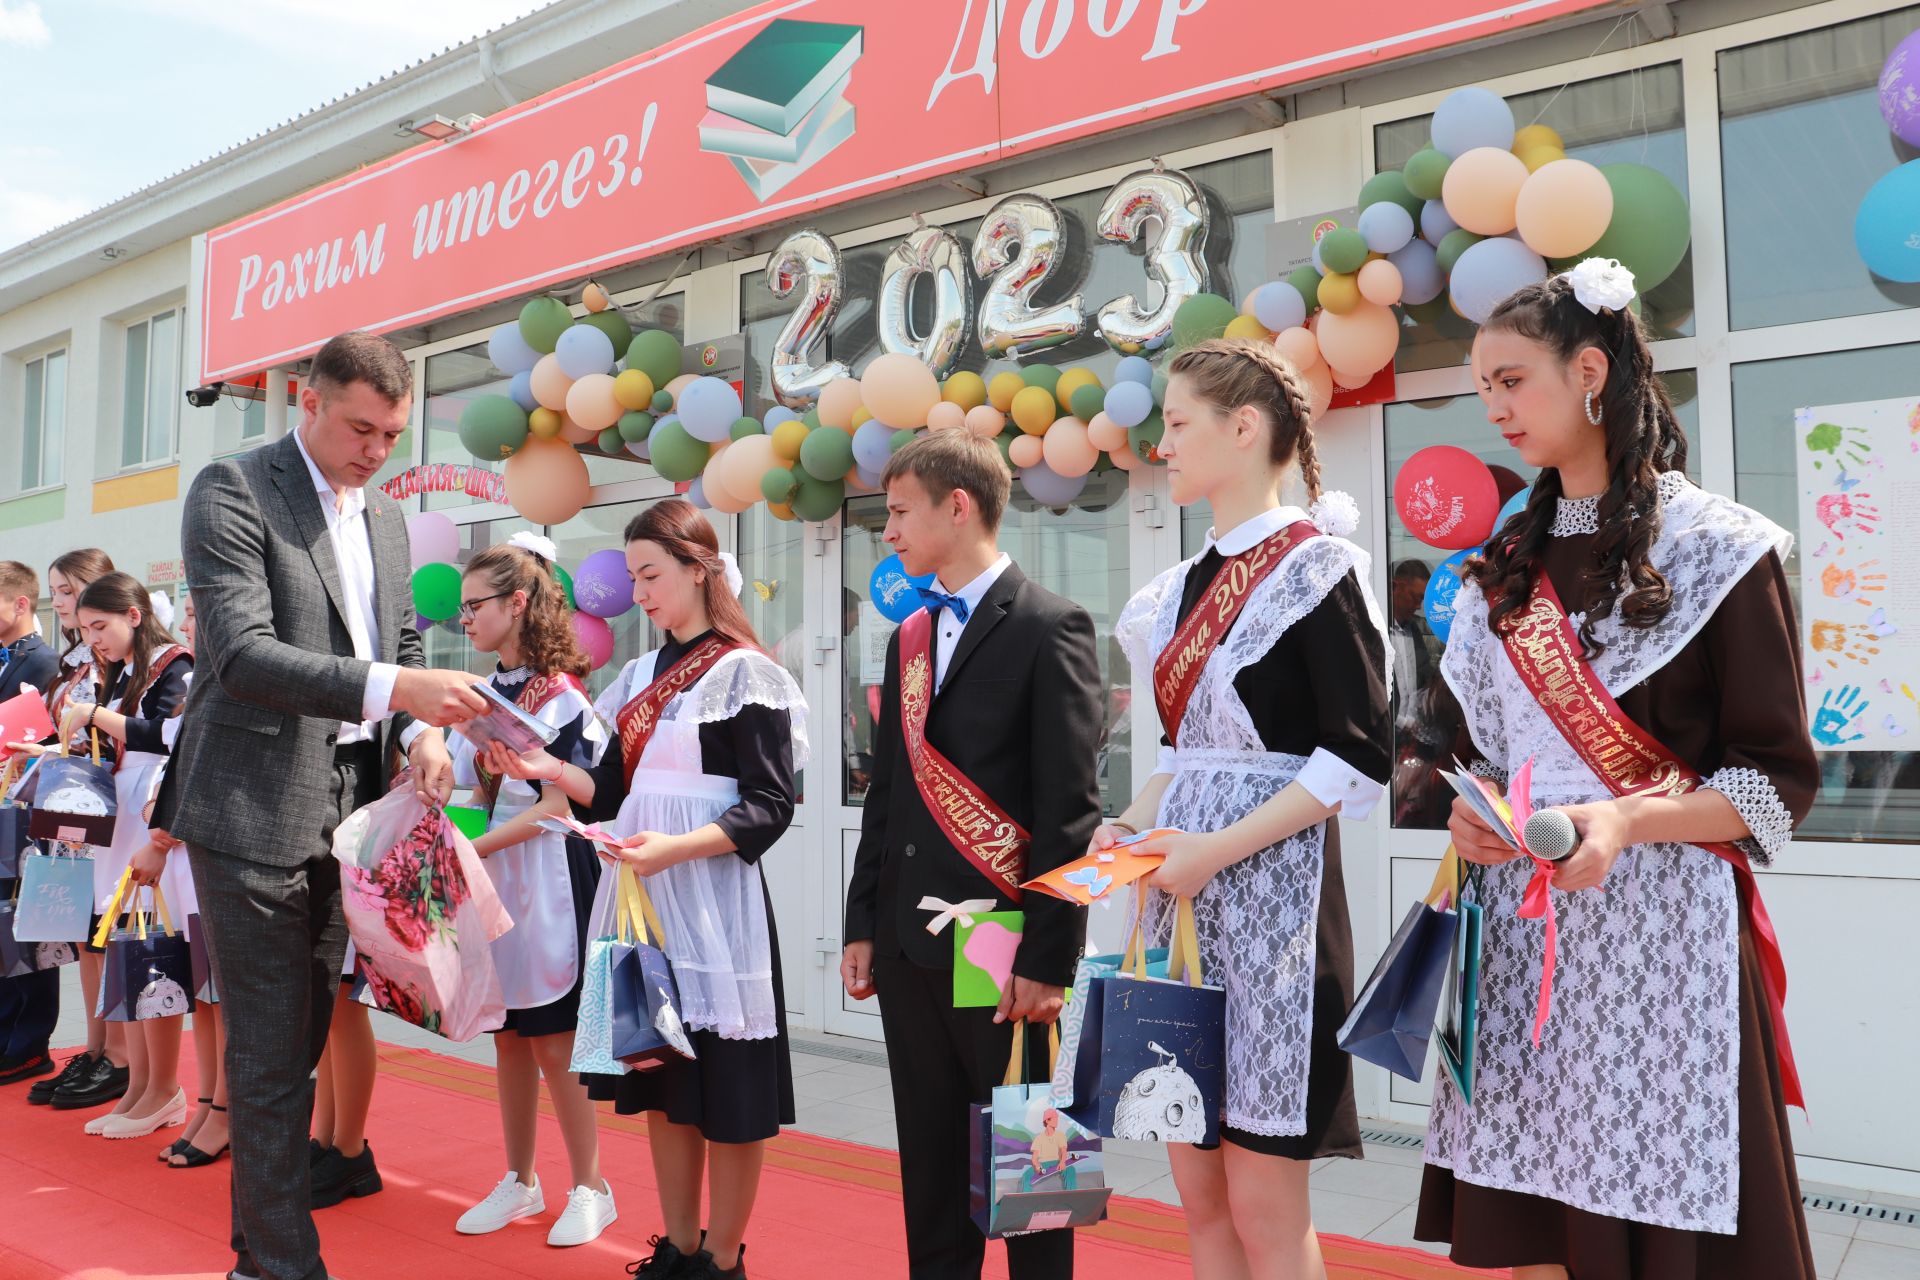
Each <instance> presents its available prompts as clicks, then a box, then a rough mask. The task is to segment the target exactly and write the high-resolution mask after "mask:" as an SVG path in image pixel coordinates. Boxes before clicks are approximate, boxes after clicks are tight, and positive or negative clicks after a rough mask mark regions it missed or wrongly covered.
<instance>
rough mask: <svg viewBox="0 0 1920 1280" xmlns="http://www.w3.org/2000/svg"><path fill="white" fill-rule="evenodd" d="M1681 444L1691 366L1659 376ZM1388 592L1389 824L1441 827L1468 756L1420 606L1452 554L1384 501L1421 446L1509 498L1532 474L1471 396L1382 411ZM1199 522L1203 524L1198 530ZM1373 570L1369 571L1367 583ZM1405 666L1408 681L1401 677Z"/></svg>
mask: <svg viewBox="0 0 1920 1280" xmlns="http://www.w3.org/2000/svg"><path fill="white" fill-rule="evenodd" d="M1661 377H1662V379H1663V380H1664V381H1665V382H1666V384H1667V394H1668V395H1670V396H1671V397H1672V398H1673V403H1674V410H1675V413H1676V415H1677V416H1678V417H1679V419H1680V425H1681V427H1682V428H1684V429H1685V430H1686V433H1687V438H1688V440H1689V441H1693V440H1697V439H1698V438H1699V434H1700V430H1699V428H1700V399H1699V378H1698V376H1697V375H1696V374H1695V373H1694V371H1693V370H1691V369H1682V370H1674V371H1672V372H1669V373H1665V374H1662V375H1661ZM1386 435H1387V440H1386V445H1387V485H1386V487H1385V491H1384V494H1383V498H1384V501H1385V502H1386V504H1387V563H1386V566H1385V577H1386V580H1387V596H1386V598H1384V599H1382V600H1381V601H1380V607H1381V611H1382V613H1383V614H1384V615H1385V621H1386V623H1387V628H1388V631H1389V632H1390V633H1391V638H1392V640H1393V644H1394V648H1395V652H1396V661H1395V682H1394V690H1393V740H1394V741H1393V747H1394V769H1393V825H1394V826H1396V827H1425V828H1438V827H1444V826H1446V824H1447V813H1448V810H1449V809H1450V808H1451V806H1452V798H1453V793H1452V791H1450V790H1449V789H1448V787H1447V784H1446V781H1445V780H1444V779H1442V778H1441V777H1440V776H1439V775H1438V774H1437V773H1436V772H1435V769H1436V767H1439V766H1447V765H1448V762H1450V761H1451V760H1452V759H1453V757H1454V756H1455V755H1458V756H1459V757H1460V759H1462V760H1471V759H1472V758H1473V756H1474V751H1473V744H1472V743H1471V741H1470V740H1469V739H1468V737H1467V731H1466V722H1465V720H1464V719H1463V718H1462V716H1461V714H1460V707H1459V704H1458V703H1456V702H1455V701H1454V699H1453V695H1452V693H1451V692H1449V691H1448V689H1447V686H1446V682H1445V681H1444V680H1442V679H1441V678H1440V653H1441V650H1442V648H1443V647H1444V646H1443V645H1442V643H1441V642H1440V640H1439V639H1438V638H1437V637H1436V636H1435V635H1434V634H1433V632H1432V630H1431V629H1430V628H1429V627H1428V625H1427V621H1426V617H1425V615H1424V613H1423V611H1422V604H1423V603H1424V600H1425V592H1426V585H1427V581H1428V579H1429V578H1430V577H1431V576H1432V574H1433V573H1434V572H1435V571H1436V570H1438V568H1439V566H1440V563H1441V561H1443V560H1445V559H1447V558H1448V557H1449V556H1451V555H1453V554H1455V553H1453V552H1451V551H1442V550H1439V549H1438V548H1435V547H1430V546H1428V545H1427V544H1426V543H1424V542H1421V541H1420V540H1419V539H1417V538H1415V537H1414V536H1413V535H1412V534H1410V533H1408V532H1407V528H1406V525H1405V524H1404V523H1402V521H1401V519H1400V513H1399V512H1398V511H1397V510H1396V509H1395V508H1394V506H1393V477H1394V476H1396V475H1398V474H1399V472H1400V468H1401V467H1402V466H1404V465H1406V461H1407V459H1408V458H1411V457H1412V456H1413V455H1414V454H1415V453H1417V452H1418V451H1420V450H1421V449H1424V448H1426V447H1427V446H1429V445H1436V444H1450V445H1456V446H1458V447H1460V448H1462V449H1465V450H1467V451H1468V452H1469V453H1471V454H1473V455H1475V456H1476V457H1478V458H1479V459H1481V461H1483V462H1485V463H1486V464H1487V465H1488V466H1489V467H1491V468H1492V469H1493V474H1494V478H1495V479H1496V480H1498V481H1500V483H1501V493H1502V494H1503V495H1511V494H1513V493H1515V492H1518V491H1519V490H1520V488H1522V487H1523V486H1525V485H1528V484H1531V483H1532V482H1533V478H1534V476H1535V475H1536V474H1537V473H1536V472H1534V471H1533V470H1532V469H1531V468H1529V467H1527V466H1526V465H1525V464H1524V463H1522V462H1521V461H1520V457H1519V455H1518V454H1516V453H1515V452H1514V451H1513V450H1512V449H1511V448H1509V447H1508V446H1507V445H1506V443H1505V442H1503V441H1502V440H1501V439H1500V436H1499V433H1498V432H1496V431H1495V430H1494V429H1493V428H1492V426H1490V425H1489V424H1488V422H1487V413H1486V407H1485V405H1483V404H1482V403H1481V400H1480V397H1479V396H1478V395H1475V394H1471V393H1469V394H1466V395H1458V396H1450V397H1447V398H1445V399H1439V400H1407V401H1402V402H1401V403H1399V404H1390V405H1388V406H1387V411H1386ZM1687 474H1688V475H1689V476H1691V477H1692V478H1693V479H1694V480H1696V481H1698V480H1699V478H1700V461H1699V450H1698V449H1697V448H1696V449H1693V450H1691V451H1689V454H1688V458H1687ZM1204 528H1205V526H1202V529H1203V530H1204ZM1380 576H1381V575H1380V574H1379V573H1376V574H1375V578H1376V580H1377V579H1378V578H1379V577H1380ZM1409 670H1411V671H1412V672H1413V673H1414V678H1413V679H1411V680H1409V679H1407V678H1406V673H1407V672H1408V671H1409Z"/></svg>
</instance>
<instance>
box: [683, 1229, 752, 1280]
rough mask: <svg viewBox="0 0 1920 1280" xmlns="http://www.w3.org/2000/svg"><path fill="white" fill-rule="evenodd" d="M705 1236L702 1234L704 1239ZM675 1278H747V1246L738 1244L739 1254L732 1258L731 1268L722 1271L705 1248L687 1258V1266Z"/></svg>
mask: <svg viewBox="0 0 1920 1280" xmlns="http://www.w3.org/2000/svg"><path fill="white" fill-rule="evenodd" d="M705 1238H706V1237H704V1236H702V1237H701V1239H702V1240H703V1241H704V1240H705ZM676 1280H747V1246H745V1245H741V1246H740V1256H739V1257H738V1258H736V1259H735V1260H734V1263H733V1267H732V1269H731V1270H727V1271H722V1270H721V1269H720V1264H719V1263H717V1262H715V1261H714V1260H713V1255H712V1254H710V1253H708V1252H707V1251H706V1250H705V1249H702V1250H701V1251H700V1252H698V1253H696V1254H694V1255H693V1257H691V1258H689V1259H688V1260H687V1268H686V1270H684V1271H682V1272H681V1273H680V1274H679V1276H678V1277H676Z"/></svg>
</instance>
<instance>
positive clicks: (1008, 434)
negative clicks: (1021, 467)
mask: <svg viewBox="0 0 1920 1280" xmlns="http://www.w3.org/2000/svg"><path fill="white" fill-rule="evenodd" d="M1024 434H1026V433H1025V432H1022V431H1020V430H1018V429H1017V428H1016V429H1015V430H1013V431H1002V432H1001V433H1000V434H999V435H997V436H995V437H994V438H993V447H994V448H996V449H998V450H999V451H1000V460H1001V461H1002V462H1004V463H1006V464H1007V470H1009V471H1011V470H1013V438H1014V436H1016V435H1024Z"/></svg>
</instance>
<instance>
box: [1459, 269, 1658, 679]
mask: <svg viewBox="0 0 1920 1280" xmlns="http://www.w3.org/2000/svg"><path fill="white" fill-rule="evenodd" d="M1483 328H1487V329H1497V330H1501V331H1503V332H1507V333H1513V334H1516V335H1518V336H1520V337H1522V338H1527V339H1530V340H1532V341H1534V342H1537V343H1539V344H1540V345H1541V346H1543V347H1545V348H1547V349H1548V350H1549V351H1551V352H1553V353H1554V354H1555V355H1556V356H1558V357H1559V358H1560V359H1561V360H1564V361H1569V362H1570V361H1572V360H1573V359H1574V358H1575V357H1576V356H1578V355H1579V354H1580V353H1581V352H1582V351H1584V350H1586V349H1587V348H1589V347H1596V348H1598V349H1599V350H1600V351H1601V353H1602V354H1604V355H1605V356H1606V357H1607V374H1606V382H1605V383H1604V384H1603V385H1602V387H1601V389H1600V394H1599V395H1598V396H1597V397H1595V404H1596V405H1597V406H1598V407H1599V408H1600V411H1601V412H1600V420H1601V423H1602V424H1603V430H1604V431H1605V433H1606V446H1607V475H1608V482H1607V488H1606V491H1605V492H1604V493H1602V494H1601V495H1600V512H1599V523H1600V532H1599V535H1598V536H1597V537H1596V538H1595V539H1594V544H1593V563H1592V565H1591V566H1590V567H1588V568H1587V569H1586V570H1585V571H1584V573H1583V574H1582V577H1583V579H1584V581H1585V582H1586V583H1587V584H1588V585H1589V586H1591V587H1593V588H1594V589H1595V590H1596V591H1597V593H1598V594H1597V595H1596V596H1594V598H1593V605H1592V607H1591V608H1590V609H1589V610H1588V611H1587V617H1586V620H1585V621H1584V622H1583V623H1582V624H1581V626H1580V643H1581V645H1582V647H1583V648H1584V650H1585V653H1586V657H1587V658H1588V659H1592V658H1594V657H1596V656H1598V655H1599V654H1600V653H1601V652H1602V651H1603V650H1604V649H1605V648H1606V646H1605V645H1604V644H1603V643H1601V642H1600V641H1599V640H1597V639H1596V638H1595V637H1594V627H1595V625H1596V624H1597V623H1598V622H1599V620H1600V619H1602V618H1605V617H1607V616H1609V615H1610V614H1611V613H1612V612H1613V610H1614V606H1615V605H1616V604H1618V605H1619V609H1620V620H1621V622H1623V623H1624V624H1626V625H1627V626H1629V627H1633V628H1635V629H1638V630H1645V629H1646V628H1649V627H1653V626H1657V625H1658V624H1659V623H1660V621H1661V620H1662V619H1664V618H1665V617H1666V616H1667V613H1668V612H1669V611H1670V610H1671V609H1672V608H1673V588H1672V587H1671V586H1669V585H1668V583H1667V580H1666V578H1665V577H1664V576H1663V575H1662V574H1661V572H1660V571H1659V570H1658V569H1656V568H1654V567H1653V562H1652V558H1651V555H1652V549H1653V543H1654V539H1655V538H1656V537H1657V536H1658V535H1659V532H1660V493H1659V484H1660V476H1661V474H1662V473H1664V472H1668V471H1684V470H1686V465H1687V437H1686V433H1685V432H1684V431H1683V430H1682V429H1681V427H1680V422H1679V419H1678V418H1676V417H1675V416H1674V412H1673V401H1672V400H1670V399H1669V398H1668V396H1667V389H1666V386H1665V385H1664V384H1663V383H1662V382H1661V381H1660V379H1659V377H1658V376H1657V375H1656V374H1655V373H1654V370H1653V349H1652V347H1650V346H1649V345H1648V343H1647V332H1646V328H1645V326H1644V325H1642V324H1641V321H1640V317H1639V316H1637V315H1635V314H1634V313H1633V311H1632V310H1631V309H1629V308H1625V307H1623V308H1621V309H1620V310H1618V311H1615V310H1612V309H1609V308H1602V309H1601V310H1600V311H1599V312H1593V311H1589V310H1588V309H1587V308H1586V307H1585V306H1584V305H1583V304H1581V302H1580V301H1579V300H1578V299H1576V298H1575V297H1574V295H1573V284H1572V282H1571V280H1569V279H1568V278H1567V277H1566V276H1565V275H1557V276H1553V277H1551V278H1549V279H1547V280H1544V281H1541V282H1539V283H1537V284H1530V285H1527V286H1526V287H1525V288H1523V289H1521V290H1519V291H1518V292H1516V293H1514V294H1513V295H1512V296H1510V297H1509V298H1507V299H1506V300H1505V301H1504V302H1502V303H1501V304H1500V305H1499V306H1497V307H1495V308H1494V311H1493V314H1492V316H1490V317H1489V318H1488V319H1487V322H1486V324H1485V325H1484V326H1483ZM1561 496H1562V489H1561V484H1560V472H1559V471H1558V469H1556V468H1553V467H1548V468H1546V469H1544V470H1542V471H1541V472H1540V476H1539V478H1538V479H1537V480H1535V481H1534V484H1533V492H1532V494H1531V496H1530V497H1529V498H1528V499H1527V504H1526V506H1525V507H1524V508H1523V509H1521V510H1520V511H1519V512H1517V513H1516V514H1515V515H1513V516H1512V517H1511V518H1510V519H1508V521H1507V523H1506V524H1505V525H1503V526H1502V527H1501V528H1500V529H1499V530H1498V531H1497V532H1496V533H1495V534H1494V535H1493V537H1492V538H1490V539H1489V540H1488V541H1487V547H1486V554H1485V555H1483V556H1478V557H1475V558H1473V559H1470V560H1468V561H1467V562H1466V565H1465V566H1464V568H1463V570H1462V573H1463V576H1465V577H1466V578H1467V579H1469V580H1470V581H1473V582H1475V583H1478V584H1479V586H1480V590H1481V592H1482V593H1483V594H1484V595H1485V596H1486V598H1487V602H1488V604H1489V605H1490V607H1491V612H1490V613H1489V615H1488V621H1489V623H1490V625H1491V626H1492V628H1493V630H1494V631H1495V632H1496V633H1497V634H1504V632H1505V631H1506V629H1507V624H1508V621H1509V619H1510V618H1511V617H1512V616H1513V615H1514V614H1515V613H1517V612H1519V611H1520V610H1521V609H1523V608H1524V607H1525V606H1526V603H1527V600H1528V599H1529V598H1530V597H1531V596H1532V594H1533V584H1534V581H1535V579H1536V577H1537V575H1538V574H1540V573H1541V572H1542V569H1541V563H1542V559H1543V557H1544V555H1545V553H1546V547H1547V539H1548V536H1549V532H1548V531H1549V530H1550V529H1551V528H1552V526H1553V519H1554V514H1555V511H1556V509H1557V506H1558V503H1559V500H1560V498H1561Z"/></svg>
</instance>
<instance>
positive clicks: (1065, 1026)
mask: <svg viewBox="0 0 1920 1280" xmlns="http://www.w3.org/2000/svg"><path fill="white" fill-rule="evenodd" d="M1136 946H1137V947H1140V948H1142V950H1143V953H1144V955H1145V963H1144V966H1143V968H1142V970H1141V972H1142V973H1143V974H1144V975H1145V976H1146V977H1149V978H1164V977H1166V976H1167V949H1166V948H1165V947H1154V948H1152V949H1151V950H1148V949H1146V942H1145V940H1144V937H1143V936H1142V934H1141V932H1140V890H1139V889H1138V888H1135V890H1134V906H1133V924H1132V926H1131V928H1130V929H1129V930H1128V935H1127V949H1126V951H1124V952H1119V953H1115V954H1112V955H1102V956H1082V957H1081V958H1080V963H1079V965H1078V966H1076V967H1075V968H1074V971H1073V987H1072V989H1071V990H1070V991H1069V992H1068V993H1067V1003H1066V1007H1065V1008H1063V1009H1061V1011H1060V1021H1059V1022H1058V1024H1056V1025H1058V1026H1059V1028H1060V1051H1059V1053H1058V1054H1057V1055H1055V1057H1054V1060H1053V1100H1054V1102H1055V1103H1057V1104H1059V1105H1060V1106H1063V1107H1070V1106H1072V1105H1073V1063H1074V1059H1075V1058H1076V1057H1077V1056H1078V1055H1079V1052H1080V1033H1081V1028H1082V1026H1084V1025H1085V1022H1086V1012H1087V1000H1088V998H1089V995H1090V994H1091V992H1092V990H1093V980H1094V979H1095V978H1110V977H1112V976H1113V975H1115V974H1117V973H1119V972H1120V971H1121V970H1122V969H1123V968H1124V967H1125V966H1126V963H1127V961H1129V960H1130V959H1131V957H1132V955H1133V949H1134V948H1135V947H1136Z"/></svg>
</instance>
